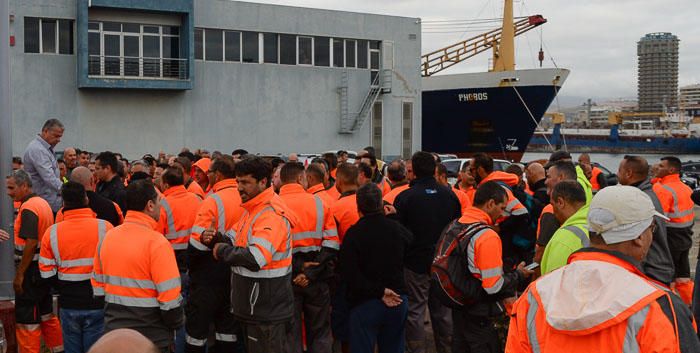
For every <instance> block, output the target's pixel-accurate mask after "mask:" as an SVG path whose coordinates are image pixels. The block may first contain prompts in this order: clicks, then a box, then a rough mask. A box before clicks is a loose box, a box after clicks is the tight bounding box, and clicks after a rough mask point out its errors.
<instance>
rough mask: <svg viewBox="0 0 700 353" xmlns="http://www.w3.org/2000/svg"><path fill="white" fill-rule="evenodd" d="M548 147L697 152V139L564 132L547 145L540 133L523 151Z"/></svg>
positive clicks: (699, 143) (617, 151)
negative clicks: (566, 133)
mask: <svg viewBox="0 0 700 353" xmlns="http://www.w3.org/2000/svg"><path fill="white" fill-rule="evenodd" d="M545 136H547V139H549V142H550V143H552V135H551V134H546V135H545ZM564 142H565V143H564ZM552 148H554V149H566V150H567V151H569V152H574V153H580V152H601V153H615V154H623V153H627V154H633V153H654V154H699V153H700V139H699V138H696V137H688V138H680V137H675V138H674V137H661V136H649V137H645V136H625V137H620V138H619V139H618V140H613V139H611V138H610V137H609V136H595V135H565V136H564V139H563V140H562V141H555V143H554V144H553V145H552V147H550V146H549V144H547V140H545V138H544V137H543V136H542V135H541V134H536V135H534V136H533V137H532V139H531V140H530V144H529V146H528V148H527V150H528V151H530V152H551V151H552Z"/></svg>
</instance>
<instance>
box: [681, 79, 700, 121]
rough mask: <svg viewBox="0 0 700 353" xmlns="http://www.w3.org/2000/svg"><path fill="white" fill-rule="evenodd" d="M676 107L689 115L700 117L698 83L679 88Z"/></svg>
mask: <svg viewBox="0 0 700 353" xmlns="http://www.w3.org/2000/svg"><path fill="white" fill-rule="evenodd" d="M679 97H680V102H679V103H678V108H679V109H680V110H681V111H682V112H683V113H684V114H685V115H686V116H690V117H700V84H694V85H688V86H684V87H681V89H680V96H679Z"/></svg>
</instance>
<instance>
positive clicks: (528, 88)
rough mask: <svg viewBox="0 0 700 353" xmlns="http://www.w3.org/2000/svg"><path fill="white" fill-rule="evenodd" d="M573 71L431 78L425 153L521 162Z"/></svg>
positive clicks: (425, 111) (426, 100) (426, 102)
mask: <svg viewBox="0 0 700 353" xmlns="http://www.w3.org/2000/svg"><path fill="white" fill-rule="evenodd" d="M568 73H569V71H568V70H566V69H537V70H518V71H505V72H489V73H475V74H458V75H444V76H434V77H426V78H424V79H423V94H422V98H423V100H422V107H423V111H422V113H423V114H422V146H423V150H426V151H432V152H438V153H451V154H456V155H458V156H460V157H468V156H470V155H472V154H474V153H477V152H485V153H488V154H490V155H492V156H493V157H495V158H502V159H508V160H514V161H519V160H520V159H521V158H522V155H523V153H524V152H525V150H526V148H527V145H528V142H529V141H530V138H531V137H532V135H533V133H534V131H535V128H536V127H537V124H539V122H540V120H541V119H542V115H543V114H544V113H545V111H546V110H547V108H548V107H549V105H550V104H551V103H552V100H554V98H555V96H556V94H557V92H558V90H559V89H560V88H561V85H562V84H563V83H564V81H565V80H566V77H567V76H568Z"/></svg>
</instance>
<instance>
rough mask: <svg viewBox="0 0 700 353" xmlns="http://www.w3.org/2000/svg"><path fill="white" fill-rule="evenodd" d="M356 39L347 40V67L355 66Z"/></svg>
mask: <svg viewBox="0 0 700 353" xmlns="http://www.w3.org/2000/svg"><path fill="white" fill-rule="evenodd" d="M356 44H357V42H356V41H354V40H352V39H346V40H345V67H355V66H356V65H355V61H356V59H355V45H356Z"/></svg>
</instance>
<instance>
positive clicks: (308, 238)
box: [279, 183, 340, 254]
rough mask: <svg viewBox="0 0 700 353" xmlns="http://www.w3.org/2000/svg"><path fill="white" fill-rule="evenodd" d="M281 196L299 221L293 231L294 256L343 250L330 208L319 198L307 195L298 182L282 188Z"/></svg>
mask: <svg viewBox="0 0 700 353" xmlns="http://www.w3.org/2000/svg"><path fill="white" fill-rule="evenodd" d="M279 195H280V197H281V198H282V200H284V202H285V203H286V204H287V206H288V207H289V209H291V210H293V212H294V214H295V215H296V218H297V223H296V224H295V225H294V226H293V227H292V229H291V233H292V253H294V254H296V253H300V252H302V253H306V252H312V251H320V250H321V248H322V247H326V248H330V249H333V250H340V239H339V238H338V230H337V229H336V225H335V220H334V219H333V215H332V214H331V211H330V207H328V206H327V205H325V204H324V203H323V201H322V200H321V198H320V197H319V196H316V195H312V194H309V193H307V192H306V191H305V190H304V188H303V187H302V186H301V185H299V184H296V183H295V184H287V185H282V187H281V188H280V193H279Z"/></svg>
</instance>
